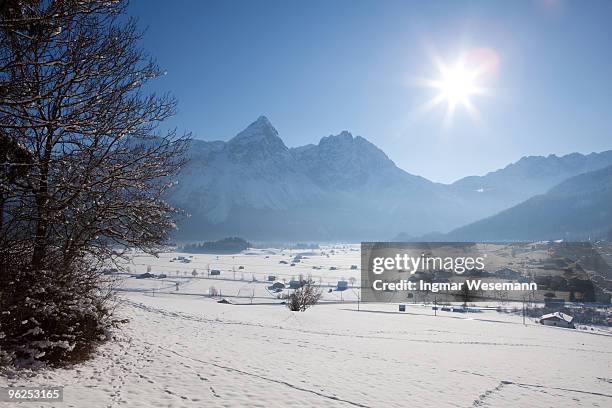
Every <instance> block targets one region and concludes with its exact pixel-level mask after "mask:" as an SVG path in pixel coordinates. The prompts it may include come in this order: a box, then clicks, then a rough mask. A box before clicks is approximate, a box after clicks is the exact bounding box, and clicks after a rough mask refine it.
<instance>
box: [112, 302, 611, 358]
mask: <svg viewBox="0 0 612 408" xmlns="http://www.w3.org/2000/svg"><path fill="white" fill-rule="evenodd" d="M121 302H122V303H124V304H127V305H130V306H132V307H135V308H138V309H141V310H144V311H146V312H149V313H156V314H161V315H163V316H167V317H172V318H179V319H184V320H189V321H194V322H200V323H211V324H223V325H229V326H232V325H233V326H250V327H258V328H265V329H277V330H287V331H290V332H294V333H295V332H298V333H304V334H315V335H320V336H334V337H350V338H358V339H375V340H396V341H407V342H412V343H428V344H456V345H475V346H506V347H533V348H547V349H549V348H551V346H550V345H549V344H527V343H503V342H489V341H452V340H434V339H411V338H405V337H390V336H370V335H365V334H354V333H346V334H344V333H333V332H325V331H317V330H306V329H300V328H295V327H283V326H278V325H265V324H261V323H249V322H240V321H230V320H220V319H207V318H205V317H198V316H196V315H193V314H187V313H182V312H170V311H167V310H164V309H159V308H156V307H153V306H149V305H146V304H144V303H136V302H133V301H131V300H127V299H122V300H121ZM560 349H562V350H569V351H579V352H589V353H600V354H612V351H602V350H584V349H579V348H560Z"/></svg>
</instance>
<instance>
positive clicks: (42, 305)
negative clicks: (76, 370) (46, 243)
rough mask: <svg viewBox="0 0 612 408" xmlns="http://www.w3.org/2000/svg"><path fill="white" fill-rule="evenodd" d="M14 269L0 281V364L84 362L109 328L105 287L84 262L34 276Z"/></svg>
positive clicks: (21, 266)
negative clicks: (0, 288)
mask: <svg viewBox="0 0 612 408" xmlns="http://www.w3.org/2000/svg"><path fill="white" fill-rule="evenodd" d="M14 266H15V267H14V268H11V269H7V268H3V270H2V274H1V275H0V285H1V287H2V290H0V310H1V312H0V364H2V363H4V364H9V363H13V364H15V365H18V366H24V365H28V366H31V365H33V364H35V363H36V362H43V363H47V364H50V365H60V364H66V363H72V362H78V361H81V360H83V359H85V358H87V357H88V356H89V354H90V353H91V351H92V350H93V349H94V347H95V345H96V344H97V343H99V342H100V341H103V340H105V339H106V336H107V332H108V329H109V328H110V325H111V324H112V321H111V307H112V303H111V302H109V300H110V299H111V292H110V286H108V283H107V282H103V281H102V280H101V279H102V275H101V274H100V273H99V272H98V271H97V270H94V269H92V268H91V266H88V265H86V264H85V263H84V262H77V263H74V265H73V266H70V267H66V266H62V267H60V266H58V265H47V267H46V268H44V269H41V270H37V271H34V270H32V269H31V268H29V267H28V266H27V265H25V264H24V263H21V262H19V263H17V264H14Z"/></svg>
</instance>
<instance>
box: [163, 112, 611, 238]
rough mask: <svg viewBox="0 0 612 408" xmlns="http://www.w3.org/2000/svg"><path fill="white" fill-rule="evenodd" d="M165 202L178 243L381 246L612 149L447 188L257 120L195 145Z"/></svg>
mask: <svg viewBox="0 0 612 408" xmlns="http://www.w3.org/2000/svg"><path fill="white" fill-rule="evenodd" d="M188 154H189V163H188V165H187V166H186V167H185V168H184V169H183V170H182V172H181V174H180V175H179V179H178V181H179V183H178V185H177V186H176V187H175V188H174V189H173V191H172V193H171V195H170V197H169V200H170V201H171V203H172V204H174V205H175V206H177V207H179V208H182V209H184V210H185V211H186V212H187V213H188V214H190V216H189V217H188V218H186V219H182V220H180V222H179V230H178V232H177V236H176V238H177V240H203V239H216V238H220V237H224V236H242V237H245V238H248V239H250V240H260V241H264V240H268V241H270V240H281V241H294V240H312V241H331V240H346V241H356V240H387V239H389V238H390V237H393V236H395V235H397V234H399V233H406V234H409V235H410V236H413V237H414V236H419V235H423V234H427V233H430V232H432V231H439V232H441V233H446V232H448V231H452V230H453V229H456V228H458V227H461V226H463V225H468V224H471V223H473V222H476V221H478V220H481V219H483V218H487V217H491V216H493V215H495V214H497V213H499V212H500V211H503V210H506V209H509V208H510V207H513V206H515V205H517V204H519V203H522V202H523V201H525V200H528V199H530V198H532V197H534V196H536V195H539V194H544V193H546V192H547V191H548V190H549V189H551V188H552V187H554V186H555V185H556V184H558V183H560V182H562V181H564V180H566V179H568V178H571V177H573V176H576V175H579V174H582V173H588V172H593V171H596V170H599V169H602V168H604V167H606V166H611V165H612V151H607V152H603V153H592V154H589V155H581V154H577V153H574V154H570V155H567V156H563V157H557V156H555V155H550V156H548V157H541V156H538V157H524V158H522V159H521V160H519V161H518V162H516V163H513V164H510V165H508V166H506V167H505V168H503V169H500V170H497V171H494V172H491V173H488V174H486V175H485V176H473V177H466V178H464V179H461V180H458V181H457V182H455V183H453V184H441V183H434V182H432V181H429V180H427V179H425V178H423V177H420V176H417V175H413V174H410V173H408V172H406V171H404V170H402V169H400V168H399V167H397V166H396V165H395V163H394V162H393V161H392V160H391V159H389V157H387V155H386V154H385V153H384V152H383V151H382V150H380V149H379V148H378V147H376V146H375V145H374V144H372V143H370V142H369V141H368V140H366V139H365V138H363V137H360V136H353V135H352V134H351V133H349V132H347V131H344V132H341V133H340V134H338V135H331V136H327V137H323V138H322V139H321V140H320V141H319V143H318V144H316V145H315V144H310V145H306V146H302V147H297V148H289V147H287V146H286V145H285V143H284V142H283V140H282V139H281V138H280V137H279V135H278V132H277V131H276V129H275V128H274V127H273V126H272V124H271V123H270V121H269V120H268V119H267V118H266V117H264V116H262V117H260V118H258V119H257V120H256V121H255V122H253V123H251V124H250V125H249V126H248V127H247V128H246V129H245V130H243V131H242V132H240V133H239V134H238V135H236V136H235V137H234V138H232V139H230V140H229V141H227V142H223V141H213V142H208V141H202V140H193V141H192V145H191V148H190V151H189V153H188Z"/></svg>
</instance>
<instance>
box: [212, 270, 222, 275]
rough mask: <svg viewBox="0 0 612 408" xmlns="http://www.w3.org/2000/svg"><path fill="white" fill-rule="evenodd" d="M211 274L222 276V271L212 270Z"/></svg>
mask: <svg viewBox="0 0 612 408" xmlns="http://www.w3.org/2000/svg"><path fill="white" fill-rule="evenodd" d="M210 274H211V275H221V271H220V270H218V269H212V270H211V271H210Z"/></svg>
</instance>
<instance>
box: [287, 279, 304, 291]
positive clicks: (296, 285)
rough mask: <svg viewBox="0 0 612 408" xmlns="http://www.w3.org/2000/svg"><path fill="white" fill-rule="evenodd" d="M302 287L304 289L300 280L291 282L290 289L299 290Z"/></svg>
mask: <svg viewBox="0 0 612 408" xmlns="http://www.w3.org/2000/svg"><path fill="white" fill-rule="evenodd" d="M301 287H302V282H300V281H299V280H292V281H289V288H290V289H299V288H301Z"/></svg>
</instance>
